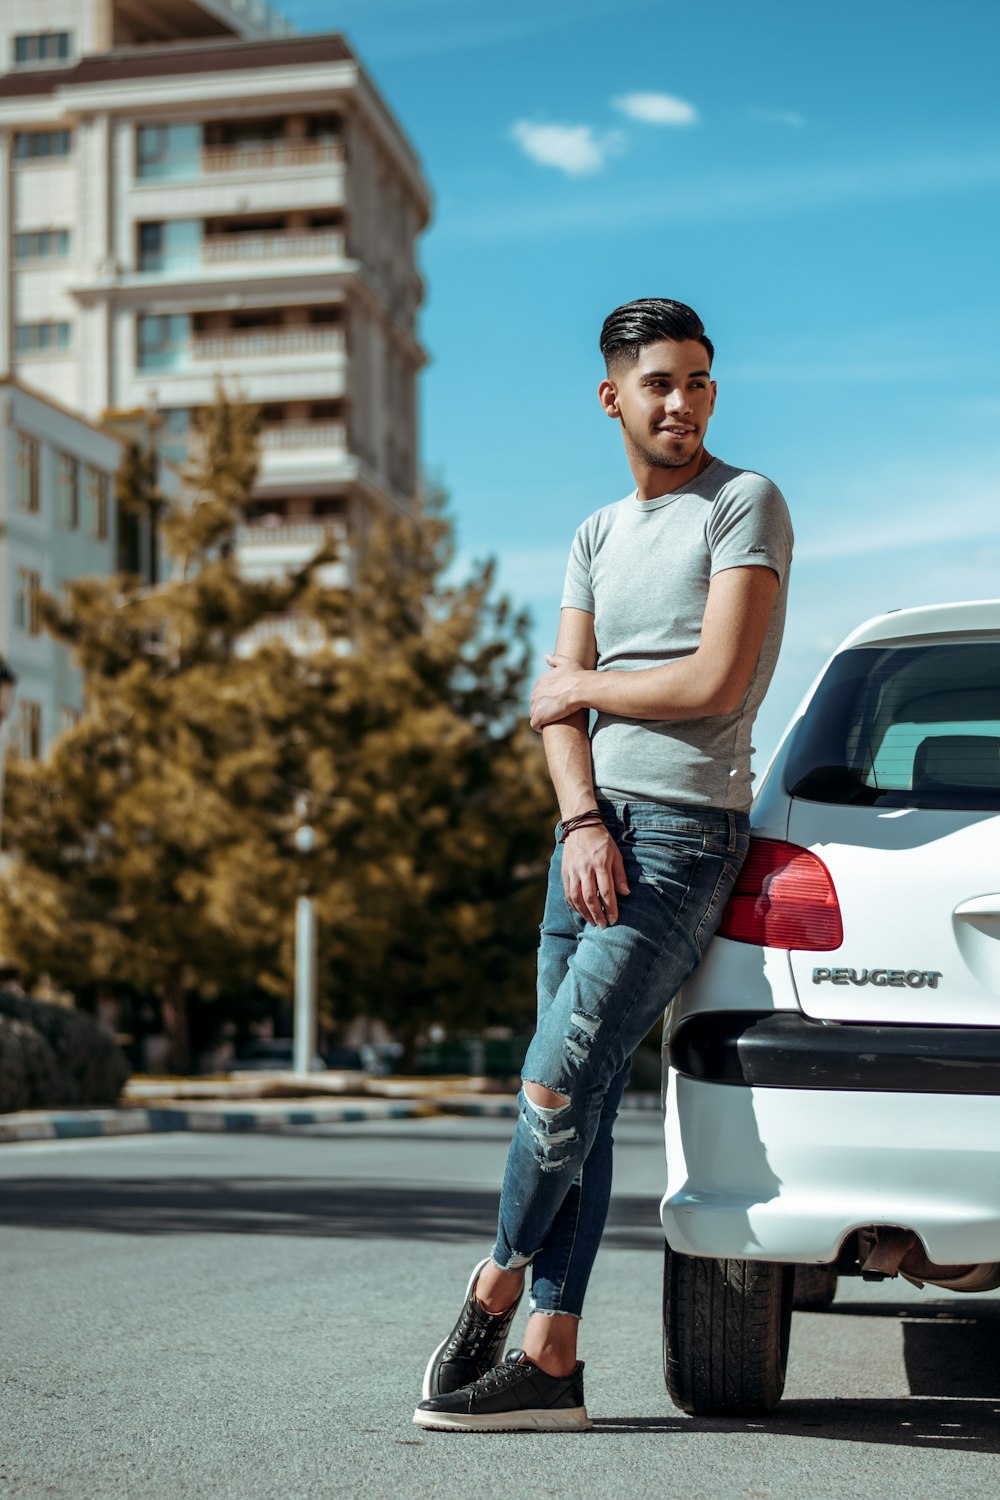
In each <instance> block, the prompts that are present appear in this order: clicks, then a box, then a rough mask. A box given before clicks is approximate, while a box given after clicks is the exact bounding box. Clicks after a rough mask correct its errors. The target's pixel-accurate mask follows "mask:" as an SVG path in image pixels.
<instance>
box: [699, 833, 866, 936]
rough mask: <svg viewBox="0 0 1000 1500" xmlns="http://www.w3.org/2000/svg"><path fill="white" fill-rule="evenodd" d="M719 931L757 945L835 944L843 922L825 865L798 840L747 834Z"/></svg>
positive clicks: (842, 933) (842, 932) (841, 931)
mask: <svg viewBox="0 0 1000 1500" xmlns="http://www.w3.org/2000/svg"><path fill="white" fill-rule="evenodd" d="M719 935H720V937H727V938H732V939H733V940H734V941H735V942H737V943H759V944H760V946H761V947H762V948H804V949H807V950H808V949H812V950H814V951H816V952H821V951H825V950H828V949H830V948H839V947H840V945H841V943H842V942H843V941H844V927H843V923H842V922H841V920H840V903H839V902H838V900H837V892H836V890H835V889H834V885H833V879H832V877H831V875H830V872H829V870H828V869H827V868H826V865H825V864H824V863H823V861H822V860H821V859H819V858H817V856H816V855H815V854H813V853H811V852H810V850H808V849H802V848H801V847H800V846H799V845H798V844H786V843H782V842H780V841H779V840H778V839H755V838H752V839H751V840H750V852H749V853H748V855H747V857H746V860H745V861H744V864H743V868H742V870H741V871H740V873H739V877H738V879H737V881H736V885H735V887H734V888H733V893H732V895H731V896H730V898H729V901H728V903H727V905H726V909H725V911H724V912H723V913H722V921H721V922H720V924H719Z"/></svg>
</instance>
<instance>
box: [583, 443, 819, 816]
mask: <svg viewBox="0 0 1000 1500" xmlns="http://www.w3.org/2000/svg"><path fill="white" fill-rule="evenodd" d="M791 557H792V525H791V521H790V520H789V516H788V508H787V506H786V505H785V502H784V499H783V498H782V495H781V492H780V491H779V490H778V489H777V488H776V487H775V486H774V485H773V484H772V483H771V481H770V480H769V479H765V478H764V477H763V475H761V474H754V473H752V472H751V471H750V470H747V469H734V468H732V467H731V466H730V465H729V464H724V463H722V462H721V460H719V459H717V458H716V459H713V460H712V462H711V463H710V464H709V465H708V467H707V468H705V469H704V470H703V471H702V472H701V474H699V475H698V477H697V478H696V479H694V480H692V481H691V483H690V485H689V486H688V487H687V488H686V489H683V490H676V491H675V492H674V493H673V494H670V495H663V496H661V498H660V499H658V500H645V501H640V500H639V499H637V497H636V495H635V494H632V495H629V496H628V498H627V499H625V500H619V501H618V502H617V504H615V505H607V506H605V507H604V509H603V510H599V511H596V512H595V513H594V515H592V516H591V517H590V518H589V519H588V520H586V521H584V523H583V525H582V526H581V527H580V529H579V531H578V532H577V534H576V537H575V538H574V541H573V548H572V551H571V553H570V559H569V567H568V569H567V571H566V586H565V589H564V591H563V599H562V603H563V608H564V609H583V610H586V611H587V612H588V613H589V614H592V615H593V616H594V631H595V634H596V637H597V669H598V671H603V672H607V671H616V672H632V671H636V670H637V669H638V668H641V667H657V666H662V665H663V664H664V663H666V662H670V661H676V660H677V659H678V658H679V657H683V656H690V655H691V653H692V652H693V651H695V650H696V649H697V646H698V642H699V640H700V639H701V624H702V617H703V616H704V613H705V601H706V599H707V598H708V585H709V581H710V579H711V578H712V577H713V576H714V574H716V573H721V572H722V571H723V569H725V568H745V567H766V568H771V569H773V571H774V572H775V573H777V575H778V579H779V581H780V585H781V587H780V589H779V591H778V597H777V600H776V602H775V606H774V611H773V613H772V615H771V620H770V624H769V625H768V628H767V635H766V636H765V638H764V645H763V647H762V649H761V653H760V659H759V660H758V662H757V667H756V670H755V672H754V674H753V677H752V679H751V681H750V686H749V688H748V689H747V693H746V696H745V698H744V699H743V702H742V703H741V704H740V706H739V708H738V709H737V710H736V712H735V713H731V714H719V715H717V716H715V717H712V718H708V719H684V720H678V719H674V720H668V721H663V720H655V721H654V720H648V719H646V720H644V719H624V718H618V717H617V716H616V715H614V714H606V713H598V714H597V716H596V720H595V722H594V725H593V728H592V731H591V749H592V752H593V758H594V778H595V782H596V785H597V788H598V790H599V791H600V792H602V793H603V794H604V795H605V796H607V797H611V798H613V799H615V800H617V801H635V802H661V803H674V802H679V803H695V804H697V805H698V806H700V807H722V808H729V809H733V810H735V811H745V810H746V809H747V808H749V806H750V753H751V745H750V732H751V729H752V727H753V721H754V718H755V716H756V713H757V710H758V708H759V707H760V704H761V701H762V700H763V697H764V694H765V692H766V691H767V687H768V684H769V682H770V681H771V674H772V673H773V671H774V664H775V662H776V661H777V658H778V648H779V646H780V645H781V633H782V629H783V627H784V622H785V599H786V595H787V590H788V567H789V563H790V562H791Z"/></svg>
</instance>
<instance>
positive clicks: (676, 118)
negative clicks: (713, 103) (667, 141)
mask: <svg viewBox="0 0 1000 1500" xmlns="http://www.w3.org/2000/svg"><path fill="white" fill-rule="evenodd" d="M611 102H612V104H613V105H614V106H615V108H616V109H620V110H621V112H622V114H625V115H628V117H629V119H631V120H641V121H642V123H643V124H644V125H694V124H695V123H696V122H697V119H698V111H697V110H696V109H695V107H694V105H693V104H688V102H687V100H686V99H678V98H676V96H675V95H673V94H621V95H620V96H619V97H618V98H617V99H612V101H611Z"/></svg>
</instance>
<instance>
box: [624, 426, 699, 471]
mask: <svg viewBox="0 0 1000 1500" xmlns="http://www.w3.org/2000/svg"><path fill="white" fill-rule="evenodd" d="M629 436H630V437H631V438H632V445H633V447H634V448H635V449H636V452H637V453H638V454H639V456H640V458H641V459H642V461H643V463H647V464H649V466H650V468H652V469H686V468H687V466H688V464H693V463H694V462H695V460H696V459H698V458H700V457H701V455H702V454H703V453H704V451H705V440H704V438H699V439H698V443H697V446H696V447H695V448H694V449H693V450H692V452H690V453H689V454H687V456H686V457H682V456H681V455H680V454H678V455H677V456H676V457H674V455H673V454H670V453H665V452H664V450H663V449H662V448H649V447H647V446H646V444H645V443H640V442H637V441H636V439H635V438H634V437H632V434H631V433H629Z"/></svg>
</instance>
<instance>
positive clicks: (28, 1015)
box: [0, 990, 129, 1111]
mask: <svg viewBox="0 0 1000 1500" xmlns="http://www.w3.org/2000/svg"><path fill="white" fill-rule="evenodd" d="M128 1072H129V1069H128V1063H127V1062H126V1060H125V1054H124V1053H123V1052H122V1050H121V1048H120V1047H119V1046H118V1044H117V1043H116V1042H115V1041H114V1040H113V1038H111V1037H109V1036H108V1035H107V1033H106V1032H104V1031H102V1030H101V1028H100V1027H99V1026H98V1025H97V1022H96V1021H94V1020H92V1019H91V1017H90V1016H88V1015H85V1014H84V1013H83V1012H82V1011H79V1010H67V1009H64V1008H63V1006H61V1005H49V1004H47V1003H46V1002H45V1001H43V1000H32V999H29V997H28V996H26V995H22V994H20V993H18V991H16V990H0V1111H8V1110H15V1109H48V1108H58V1107H60V1106H67V1105H102V1104H103V1105H110V1104H114V1103H115V1102H116V1101H117V1099H118V1095H119V1094H120V1093H121V1090H122V1086H123V1084H124V1083H125V1080H126V1078H127V1077H128Z"/></svg>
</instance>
